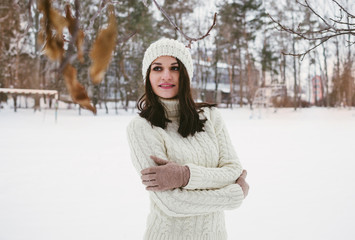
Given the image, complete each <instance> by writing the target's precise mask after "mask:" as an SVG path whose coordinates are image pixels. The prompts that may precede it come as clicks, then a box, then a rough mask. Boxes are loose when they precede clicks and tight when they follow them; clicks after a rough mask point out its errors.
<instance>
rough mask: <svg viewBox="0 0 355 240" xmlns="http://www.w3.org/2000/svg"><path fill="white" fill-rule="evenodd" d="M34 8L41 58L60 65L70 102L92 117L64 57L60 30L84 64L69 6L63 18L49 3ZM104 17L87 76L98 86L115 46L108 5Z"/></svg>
mask: <svg viewBox="0 0 355 240" xmlns="http://www.w3.org/2000/svg"><path fill="white" fill-rule="evenodd" d="M37 6H38V10H39V11H41V12H42V14H43V18H42V19H41V26H42V30H41V31H40V32H39V35H38V40H39V42H40V43H42V44H43V43H44V47H43V51H44V53H45V55H46V56H47V57H48V58H49V59H50V60H53V61H61V62H62V64H61V65H63V77H64V80H65V84H66V86H67V89H68V91H69V93H70V95H71V97H72V100H73V102H75V103H78V104H79V105H80V106H81V107H83V108H85V109H88V110H90V111H92V112H93V113H94V114H96V109H95V107H94V106H92V105H91V103H90V98H89V96H88V94H87V92H86V90H85V88H84V87H83V86H82V85H81V84H80V83H79V81H78V80H77V70H76V69H75V68H74V67H73V66H72V65H71V64H70V62H69V61H68V59H65V58H64V54H65V50H64V37H63V31H64V29H65V28H68V31H69V33H70V35H71V38H72V41H71V42H70V43H69V44H75V46H76V49H77V57H78V59H79V61H80V62H81V63H83V62H84V51H83V44H84V38H85V34H84V32H83V31H82V30H81V29H79V24H78V19H76V18H75V17H73V15H72V13H71V9H70V5H69V4H67V5H66V6H65V15H66V16H65V17H64V16H62V15H61V14H60V13H59V12H58V11H57V10H55V9H53V8H52V6H51V1H50V0H37ZM76 10H78V9H76ZM108 14H109V24H108V27H107V28H106V29H102V30H101V31H100V32H99V34H98V37H97V39H96V40H95V43H94V44H93V47H92V49H91V50H90V58H91V60H92V65H91V66H90V77H91V79H92V82H93V83H94V84H99V83H100V82H101V81H102V79H103V77H104V75H105V72H106V70H107V68H108V65H109V63H110V61H111V57H112V52H113V51H114V49H115V46H116V38H117V25H116V17H115V14H114V7H113V6H112V5H109V6H108ZM74 41H75V43H74ZM66 58H68V56H67V57H66Z"/></svg>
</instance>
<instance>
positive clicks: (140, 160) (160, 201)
mask: <svg viewBox="0 0 355 240" xmlns="http://www.w3.org/2000/svg"><path fill="white" fill-rule="evenodd" d="M158 130H159V128H155V127H154V128H152V127H151V126H150V124H149V123H148V122H147V121H146V120H145V119H142V118H136V119H134V120H132V122H131V123H130V124H129V125H128V127H127V137H128V141H129V145H130V149H131V158H132V162H133V165H134V167H135V168H136V170H137V171H138V173H139V175H141V174H140V171H141V170H143V169H145V168H148V167H152V166H156V164H155V163H154V161H153V160H151V159H150V157H149V156H151V155H154V156H157V157H160V158H163V159H168V158H167V154H166V149H165V145H164V140H163V139H162V137H161V136H160V134H159V132H158ZM149 193H150V197H151V199H152V201H154V203H155V204H156V205H157V206H158V207H159V209H161V210H162V211H163V212H164V213H165V214H167V215H169V216H173V217H187V216H195V215H202V214H206V213H210V212H215V211H219V210H228V209H234V208H237V207H239V206H240V205H241V203H242V201H243V199H244V195H243V191H242V189H241V187H240V186H239V185H238V184H231V185H229V186H226V187H223V188H220V189H214V190H188V189H182V188H176V189H174V190H168V191H161V192H153V191H149Z"/></svg>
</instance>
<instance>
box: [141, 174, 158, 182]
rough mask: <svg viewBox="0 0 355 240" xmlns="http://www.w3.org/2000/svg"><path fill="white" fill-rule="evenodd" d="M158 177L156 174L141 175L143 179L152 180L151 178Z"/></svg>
mask: <svg viewBox="0 0 355 240" xmlns="http://www.w3.org/2000/svg"><path fill="white" fill-rule="evenodd" d="M156 177H157V175H156V174H143V175H142V176H141V179H142V180H143V181H151V180H155V179H156Z"/></svg>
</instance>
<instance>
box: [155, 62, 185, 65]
mask: <svg viewBox="0 0 355 240" xmlns="http://www.w3.org/2000/svg"><path fill="white" fill-rule="evenodd" d="M176 64H177V65H179V64H178V62H173V63H172V64H171V65H176ZM152 65H163V64H161V63H160V62H154V63H152Z"/></svg>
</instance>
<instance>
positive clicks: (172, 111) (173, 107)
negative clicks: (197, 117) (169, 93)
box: [159, 98, 179, 120]
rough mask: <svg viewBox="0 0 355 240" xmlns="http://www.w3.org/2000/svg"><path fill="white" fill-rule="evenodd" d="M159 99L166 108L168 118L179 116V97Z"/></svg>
mask: <svg viewBox="0 0 355 240" xmlns="http://www.w3.org/2000/svg"><path fill="white" fill-rule="evenodd" d="M159 100H160V102H161V103H162V105H163V107H164V109H165V113H166V115H167V118H168V119H170V120H172V119H173V118H177V117H178V116H179V99H166V98H159Z"/></svg>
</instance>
